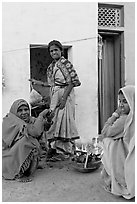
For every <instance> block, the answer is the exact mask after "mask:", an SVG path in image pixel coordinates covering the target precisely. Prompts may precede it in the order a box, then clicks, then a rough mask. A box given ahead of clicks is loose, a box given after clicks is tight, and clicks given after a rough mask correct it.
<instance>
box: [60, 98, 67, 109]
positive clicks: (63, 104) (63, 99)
mask: <svg viewBox="0 0 137 204" xmlns="http://www.w3.org/2000/svg"><path fill="white" fill-rule="evenodd" d="M66 101H67V99H65V98H61V100H60V103H59V109H61V110H62V109H63V108H65V105H66Z"/></svg>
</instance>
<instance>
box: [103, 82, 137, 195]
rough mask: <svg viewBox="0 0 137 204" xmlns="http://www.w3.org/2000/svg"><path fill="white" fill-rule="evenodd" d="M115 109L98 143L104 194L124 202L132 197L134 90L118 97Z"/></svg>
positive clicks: (123, 89) (133, 179)
mask: <svg viewBox="0 0 137 204" xmlns="http://www.w3.org/2000/svg"><path fill="white" fill-rule="evenodd" d="M118 99H119V107H118V109H117V110H116V111H115V112H114V113H113V114H112V116H111V117H110V118H109V119H108V120H107V122H106V123H105V125H104V128H103V130H102V134H101V136H100V139H103V141H102V145H103V150H104V154H103V157H102V163H103V167H104V168H103V170H102V172H101V176H102V179H103V181H104V187H105V190H107V191H109V192H110V193H112V194H114V195H118V196H123V197H124V198H126V199H131V198H133V197H134V196H135V87H134V86H130V85H128V86H125V87H123V88H121V89H120V90H119V93H118Z"/></svg>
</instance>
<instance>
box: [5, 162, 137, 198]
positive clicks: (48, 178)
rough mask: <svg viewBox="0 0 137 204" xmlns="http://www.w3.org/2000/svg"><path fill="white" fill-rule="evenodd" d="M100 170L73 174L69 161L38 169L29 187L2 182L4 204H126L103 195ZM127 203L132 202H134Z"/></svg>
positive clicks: (13, 182)
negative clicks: (17, 203) (6, 203)
mask: <svg viewBox="0 0 137 204" xmlns="http://www.w3.org/2000/svg"><path fill="white" fill-rule="evenodd" d="M100 170H101V167H100V168H99V169H97V170H96V171H93V172H90V173H81V172H78V171H76V170H75V169H74V168H73V166H72V164H71V162H70V161H63V162H60V161H59V162H52V163H49V164H48V165H47V166H46V167H45V168H44V169H38V170H37V171H36V172H35V174H34V175H33V181H32V182H30V183H20V182H16V181H7V180H2V201H3V202H129V200H125V199H124V198H122V197H117V196H114V195H111V194H110V193H107V192H106V191H104V189H103V188H102V185H101V180H100ZM130 202H135V200H134V199H132V200H130Z"/></svg>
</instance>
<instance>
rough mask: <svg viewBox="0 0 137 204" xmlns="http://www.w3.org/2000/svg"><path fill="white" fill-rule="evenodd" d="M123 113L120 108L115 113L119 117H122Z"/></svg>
mask: <svg viewBox="0 0 137 204" xmlns="http://www.w3.org/2000/svg"><path fill="white" fill-rule="evenodd" d="M121 112H122V110H121V108H120V107H118V108H117V110H116V111H115V113H117V114H118V115H119V116H120V115H121Z"/></svg>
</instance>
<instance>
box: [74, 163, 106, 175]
mask: <svg viewBox="0 0 137 204" xmlns="http://www.w3.org/2000/svg"><path fill="white" fill-rule="evenodd" d="M101 164H102V162H101V160H99V161H95V162H91V163H89V164H88V167H86V168H84V163H77V162H74V163H73V165H72V167H73V168H74V169H75V170H76V171H79V172H81V173H89V172H93V171H95V170H97V169H98V168H99V167H100V166H101Z"/></svg>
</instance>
